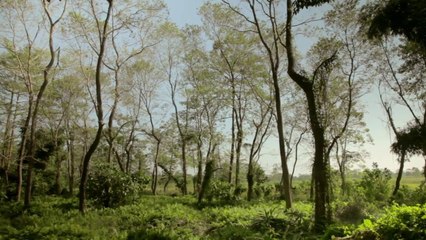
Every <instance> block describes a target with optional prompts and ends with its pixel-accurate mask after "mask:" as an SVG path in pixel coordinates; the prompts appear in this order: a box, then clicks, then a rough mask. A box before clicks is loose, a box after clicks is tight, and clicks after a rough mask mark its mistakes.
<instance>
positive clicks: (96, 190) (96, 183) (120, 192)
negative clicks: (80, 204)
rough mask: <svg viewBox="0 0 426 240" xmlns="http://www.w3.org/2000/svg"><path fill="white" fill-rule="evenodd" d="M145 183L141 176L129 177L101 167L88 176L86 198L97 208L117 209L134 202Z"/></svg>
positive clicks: (117, 171) (108, 167)
mask: <svg viewBox="0 0 426 240" xmlns="http://www.w3.org/2000/svg"><path fill="white" fill-rule="evenodd" d="M147 183H148V180H147V179H146V178H144V177H143V176H139V175H133V176H130V175H128V174H126V173H124V172H122V171H120V170H117V169H115V168H113V167H111V166H108V165H101V166H98V167H97V168H96V169H94V171H92V173H91V174H90V175H89V179H88V184H87V196H88V198H89V199H91V200H93V202H94V203H95V205H97V206H102V207H117V206H120V205H123V204H126V203H128V202H131V201H132V200H134V198H135V196H136V194H138V193H139V192H140V191H142V189H143V188H144V187H145V186H146V184H147Z"/></svg>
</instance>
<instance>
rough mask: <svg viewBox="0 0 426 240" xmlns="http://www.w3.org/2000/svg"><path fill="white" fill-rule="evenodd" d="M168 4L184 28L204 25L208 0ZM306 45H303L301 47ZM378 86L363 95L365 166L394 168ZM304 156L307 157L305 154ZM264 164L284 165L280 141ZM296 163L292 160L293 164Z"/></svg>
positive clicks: (399, 118)
mask: <svg viewBox="0 0 426 240" xmlns="http://www.w3.org/2000/svg"><path fill="white" fill-rule="evenodd" d="M165 2H166V4H167V5H168V9H169V13H170V16H169V17H170V20H171V21H172V22H175V23H176V24H177V25H178V26H179V27H184V26H185V25H186V24H198V25H199V24H201V18H200V16H198V14H197V13H198V9H199V7H200V6H201V5H202V4H203V3H204V2H206V1H205V0H165ZM298 44H299V47H302V48H305V49H308V48H309V46H308V45H309V44H311V43H309V42H306V44H305V45H303V44H304V43H303V42H302V43H300V42H298ZM300 45H302V46H300ZM374 88H376V87H375V86H373V89H372V91H371V93H369V94H367V95H366V96H365V97H364V98H363V104H364V105H365V106H366V112H365V122H366V124H367V127H368V128H369V129H370V134H371V137H372V139H373V144H366V145H365V146H364V148H363V149H365V151H366V152H368V153H369V156H368V157H367V158H366V159H365V163H364V165H365V166H367V167H371V166H372V164H373V162H377V163H378V165H379V167H381V168H384V167H386V168H389V169H390V170H392V171H396V170H397V169H398V166H399V164H398V162H397V156H396V155H394V154H391V153H390V145H391V143H392V142H393V140H394V138H393V135H392V134H390V131H389V128H388V125H387V121H386V115H385V112H384V110H383V109H382V107H381V104H380V98H379V96H378V93H377V91H375V89H374ZM395 109H396V111H394V113H395V121H396V123H397V126H404V124H405V122H406V121H407V119H409V117H410V115H409V114H408V112H407V111H405V110H403V109H398V108H395ZM302 158H303V156H302ZM260 164H261V165H262V166H263V167H264V168H265V169H266V170H267V172H270V171H271V170H272V168H273V166H274V165H276V164H280V160H279V149H278V140H277V139H274V138H271V140H269V142H268V144H267V145H266V146H265V147H264V151H263V154H262V157H261V160H260ZM290 164H292V163H290ZM298 166H299V167H298V169H297V170H296V174H298V173H299V174H300V173H307V172H308V171H310V170H309V169H310V163H308V161H304V162H301V163H300V165H298ZM423 166H424V160H423V159H422V158H420V157H413V158H411V159H410V162H408V163H407V164H406V165H405V169H409V168H412V167H418V168H422V167H423Z"/></svg>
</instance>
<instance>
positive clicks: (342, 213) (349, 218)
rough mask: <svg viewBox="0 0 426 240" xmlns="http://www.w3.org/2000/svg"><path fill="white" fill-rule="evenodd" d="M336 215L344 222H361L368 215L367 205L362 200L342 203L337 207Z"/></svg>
mask: <svg viewBox="0 0 426 240" xmlns="http://www.w3.org/2000/svg"><path fill="white" fill-rule="evenodd" d="M335 215H336V218H337V219H338V220H339V221H341V222H343V223H354V224H355V223H356V224H359V223H361V222H362V220H363V219H364V218H366V217H367V211H366V206H365V205H364V203H363V202H362V201H361V202H355V201H354V202H349V203H342V204H339V205H338V206H337V207H336V212H335Z"/></svg>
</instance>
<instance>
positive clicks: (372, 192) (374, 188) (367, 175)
mask: <svg viewBox="0 0 426 240" xmlns="http://www.w3.org/2000/svg"><path fill="white" fill-rule="evenodd" d="M390 179H391V172H390V171H389V169H386V168H385V169H383V170H382V169H379V167H378V165H377V163H373V168H372V169H365V170H364V172H363V175H362V178H361V181H360V182H359V186H360V187H361V188H362V190H363V194H364V197H365V198H366V200H367V201H384V200H386V199H387V198H388V195H389V192H390V187H389V181H390Z"/></svg>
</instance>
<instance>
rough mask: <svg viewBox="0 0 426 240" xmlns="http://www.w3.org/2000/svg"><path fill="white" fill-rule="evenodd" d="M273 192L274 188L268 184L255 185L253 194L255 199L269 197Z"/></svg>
mask: <svg viewBox="0 0 426 240" xmlns="http://www.w3.org/2000/svg"><path fill="white" fill-rule="evenodd" d="M273 191H274V186H273V185H270V184H256V186H255V187H254V193H255V194H256V197H257V198H262V197H269V196H271V195H272V193H273Z"/></svg>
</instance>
